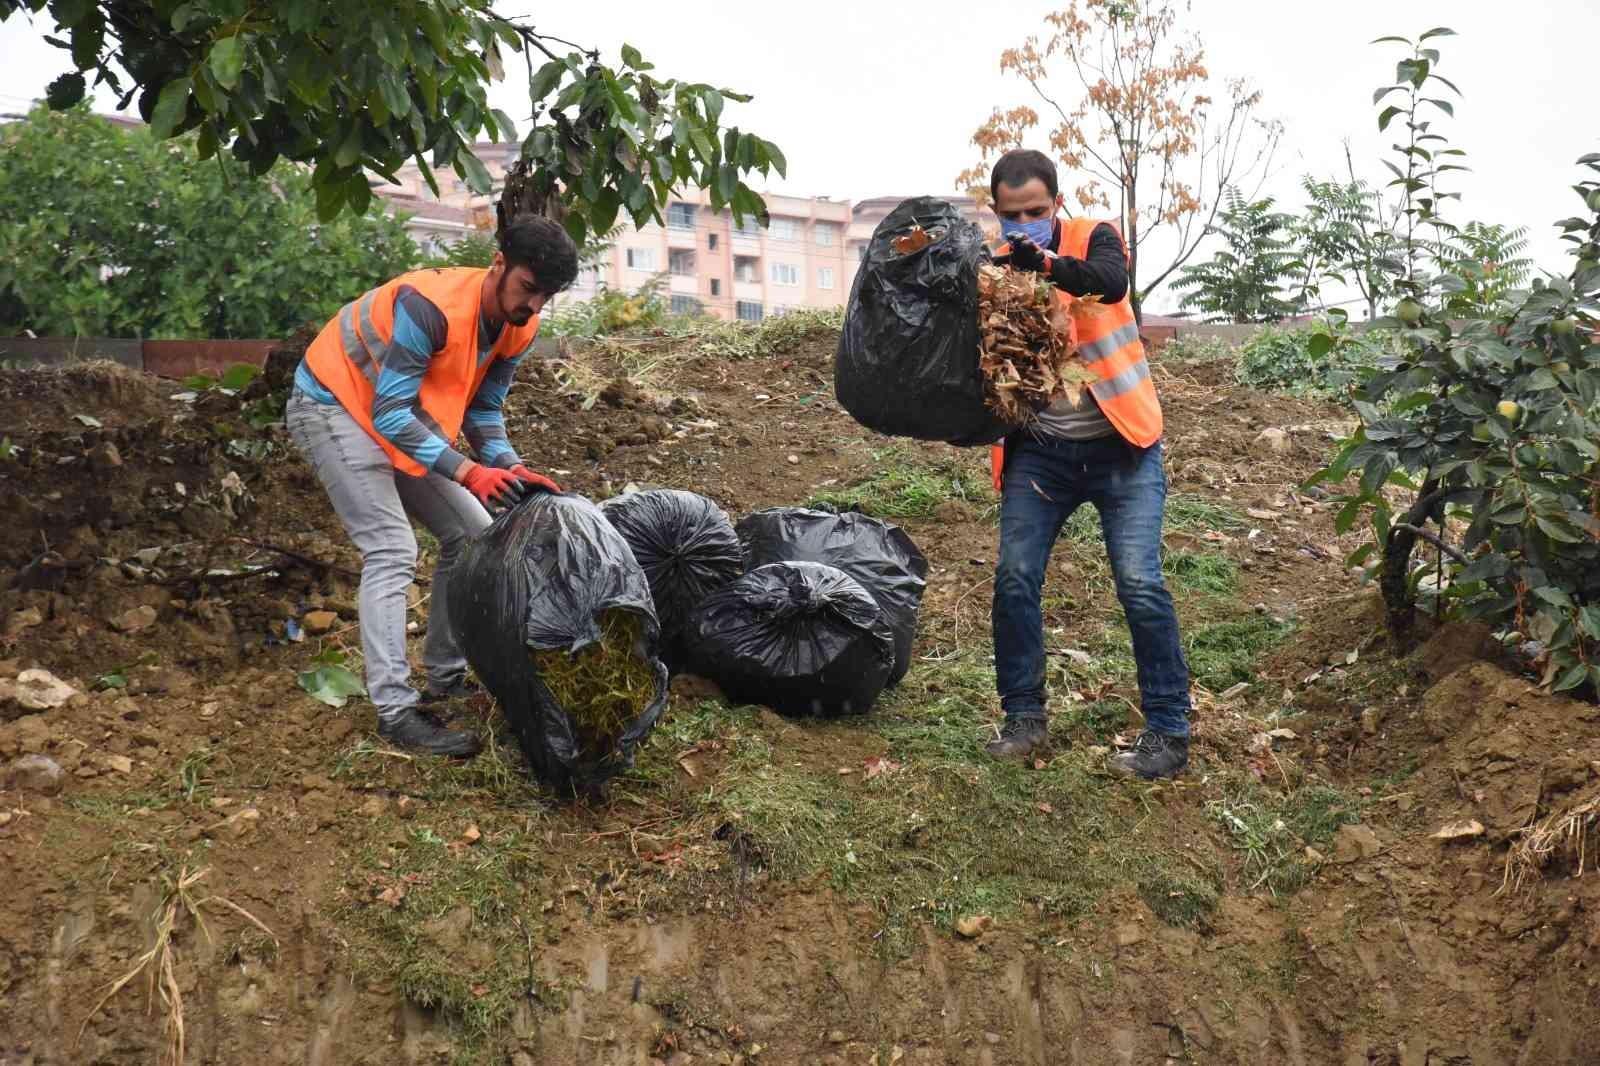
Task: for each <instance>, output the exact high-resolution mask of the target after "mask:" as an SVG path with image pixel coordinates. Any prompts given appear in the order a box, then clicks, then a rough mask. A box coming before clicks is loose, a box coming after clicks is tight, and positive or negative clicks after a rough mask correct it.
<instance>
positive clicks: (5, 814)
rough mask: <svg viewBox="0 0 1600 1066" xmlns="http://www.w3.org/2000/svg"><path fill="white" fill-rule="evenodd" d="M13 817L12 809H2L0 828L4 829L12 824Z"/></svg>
mask: <svg viewBox="0 0 1600 1066" xmlns="http://www.w3.org/2000/svg"><path fill="white" fill-rule="evenodd" d="M11 818H12V814H11V812H10V811H0V829H4V828H5V827H6V826H8V825H10V824H11Z"/></svg>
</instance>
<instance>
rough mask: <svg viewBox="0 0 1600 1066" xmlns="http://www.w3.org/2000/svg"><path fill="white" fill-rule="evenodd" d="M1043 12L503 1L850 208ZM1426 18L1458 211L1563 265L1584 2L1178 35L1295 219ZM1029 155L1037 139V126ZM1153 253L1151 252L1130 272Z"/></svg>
mask: <svg viewBox="0 0 1600 1066" xmlns="http://www.w3.org/2000/svg"><path fill="white" fill-rule="evenodd" d="M1058 6H1060V5H1058V4H1047V3H1034V2H1029V0H1000V2H996V3H991V4H989V5H987V8H985V5H980V4H974V3H971V2H970V0H918V2H917V3H910V2H906V0H878V2H870V0H801V2H800V3H795V4H782V5H780V4H772V3H757V4H745V5H733V4H729V3H727V2H725V0H723V2H717V3H713V2H710V0H677V2H675V3H662V2H659V0H653V2H640V0H611V2H601V3H595V2H591V3H587V4H571V3H565V4H554V3H552V4H548V5H543V6H538V5H534V4H531V3H529V2H528V0H505V2H504V3H502V5H501V10H502V11H503V12H504V13H506V14H517V13H529V12H533V13H535V14H537V12H538V11H541V10H542V11H545V12H547V13H548V14H546V15H544V16H539V17H537V18H536V22H537V26H538V28H539V29H541V30H543V31H545V32H548V33H551V34H555V35H557V36H561V37H565V38H568V39H571V40H573V41H575V42H578V43H580V44H583V45H585V46H595V47H599V48H600V49H601V50H602V51H603V52H604V53H605V57H606V59H607V60H608V61H609V62H613V63H614V62H616V60H617V51H618V49H619V48H620V46H621V45H622V44H623V43H624V42H626V43H628V44H632V45H634V46H635V47H637V48H639V49H640V51H642V52H643V53H644V55H645V57H646V58H647V59H649V60H651V61H653V62H654V63H656V65H657V68H658V70H657V73H659V74H661V75H663V76H669V77H683V78H690V79H694V80H698V81H707V82H711V83H713V84H716V85H719V86H724V87H729V88H733V89H737V90H740V91H743V92H748V93H752V94H754V95H755V99H754V100H753V101H752V102H751V103H749V104H744V105H733V106H730V108H729V110H728V111H727V112H726V113H725V115H724V121H728V122H734V123H737V124H739V125H740V126H741V127H743V128H744V129H746V130H750V131H754V132H756V133H759V134H760V135H761V136H763V137H765V138H767V139H768V140H771V141H775V142H776V143H777V144H778V145H779V146H780V147H781V148H782V149H783V150H784V153H785V154H786V155H787V157H788V161H789V176H788V180H787V181H784V182H780V183H775V184H774V185H773V190H774V191H781V192H786V193H793V194H797V195H805V196H811V195H829V196H834V197H845V198H850V199H853V200H858V199H864V198H867V197H872V196H886V195H896V196H902V195H903V196H910V195H916V194H922V193H944V192H950V191H952V189H953V184H954V178H955V176H956V174H957V173H959V172H960V171H961V170H962V169H963V168H964V167H966V166H967V165H968V164H969V163H970V162H972V161H973V159H974V153H973V150H972V148H971V146H970V144H969V140H970V138H971V135H972V131H973V130H974V129H975V128H976V127H977V126H978V124H979V123H980V122H982V121H983V119H984V118H985V117H986V116H987V115H988V113H989V111H990V109H991V108H992V107H993V106H994V105H996V104H1002V105H1007V106H1009V105H1012V104H1016V103H1023V102H1028V101H1029V96H1030V91H1029V90H1028V88H1027V86H1026V84H1025V83H1023V82H1021V81H1019V80H1018V79H1016V78H1015V77H1012V76H1004V77H1003V76H1002V75H1001V74H1000V72H999V54H1000V52H1001V50H1002V49H1004V48H1007V47H1012V46H1015V45H1019V44H1021V43H1022V41H1023V40H1024V39H1025V38H1026V37H1027V36H1028V35H1029V34H1032V33H1038V32H1042V31H1043V29H1044V27H1043V23H1042V18H1043V16H1044V14H1045V13H1047V12H1049V11H1051V10H1054V9H1055V8H1056V7H1058ZM1441 24H1443V25H1448V26H1451V27H1452V28H1454V29H1455V30H1456V31H1457V32H1458V34H1459V36H1457V37H1452V38H1445V39H1443V40H1442V41H1440V42H1438V44H1439V46H1440V47H1441V49H1442V50H1443V52H1444V57H1443V63H1442V65H1441V66H1440V68H1439V70H1440V72H1441V73H1442V74H1444V75H1446V76H1447V77H1450V78H1451V79H1452V80H1453V81H1455V82H1456V84H1457V85H1459V86H1460V87H1461V90H1462V93H1463V97H1462V99H1461V100H1459V101H1457V103H1456V114H1457V116H1458V117H1457V119H1456V120H1455V121H1453V122H1450V121H1448V120H1447V121H1445V122H1443V123H1442V125H1443V126H1444V127H1445V131H1446V132H1447V133H1448V134H1449V136H1450V137H1451V139H1452V141H1453V142H1454V143H1455V144H1456V145H1457V146H1458V147H1461V148H1464V149H1466V150H1467V151H1468V153H1469V155H1470V158H1469V159H1468V160H1467V162H1468V163H1469V165H1471V166H1472V167H1473V173H1471V174H1467V175H1458V177H1460V179H1461V180H1460V182H1459V189H1460V191H1461V192H1462V193H1463V203H1462V205H1461V206H1460V208H1459V210H1458V212H1457V214H1456V217H1457V218H1458V219H1460V220H1463V221H1464V220H1465V219H1467V218H1476V219H1482V220H1484V221H1490V222H1501V223H1505V224H1507V225H1513V226H1526V227H1528V229H1529V231H1530V235H1531V237H1532V239H1533V253H1534V255H1535V258H1536V259H1537V260H1538V261H1539V262H1540V263H1541V264H1542V265H1545V266H1548V267H1552V268H1557V267H1564V260H1563V256H1562V252H1561V248H1562V247H1563V246H1562V245H1561V243H1560V242H1559V241H1557V240H1556V239H1555V236H1554V231H1553V229H1552V227H1551V226H1550V223H1551V222H1552V221H1554V220H1555V219H1557V218H1561V217H1565V216H1566V215H1568V214H1571V213H1572V212H1573V209H1574V208H1576V207H1578V203H1577V200H1576V198H1575V197H1574V196H1573V194H1572V193H1571V191H1570V189H1569V188H1568V186H1569V185H1570V184H1571V183H1572V182H1573V181H1575V180H1577V178H1578V170H1577V169H1576V168H1575V167H1574V166H1573V165H1572V164H1573V161H1574V160H1575V159H1576V158H1577V157H1578V156H1580V155H1582V154H1584V153H1585V152H1591V151H1600V119H1597V117H1596V113H1595V108H1594V104H1593V101H1594V93H1593V91H1592V85H1593V71H1594V69H1595V66H1594V64H1595V60H1594V50H1595V47H1596V42H1597V41H1600V3H1596V2H1594V0H1523V2H1521V3H1518V4H1516V5H1515V6H1514V7H1507V6H1506V5H1505V4H1502V3H1490V2H1488V0H1468V2H1459V0H1458V2H1456V3H1439V2H1434V3H1424V2H1418V0H1381V2H1380V0H1344V2H1343V3H1340V4H1335V5H1315V6H1312V5H1302V4H1287V3H1283V2H1281V0H1275V2H1266V0H1226V2H1224V0H1196V2H1195V3H1194V5H1193V7H1192V9H1191V10H1190V11H1189V12H1188V14H1187V15H1186V16H1185V19H1184V22H1183V25H1185V26H1186V27H1187V28H1188V29H1190V30H1192V31H1194V32H1195V33H1197V34H1199V36H1200V37H1201V39H1202V41H1203V42H1204V45H1205V49H1206V55H1207V63H1208V66H1209V67H1210V69H1211V71H1212V73H1213V75H1216V76H1221V77H1234V76H1243V77H1247V78H1249V79H1250V80H1251V81H1252V82H1253V83H1254V84H1255V85H1256V86H1257V87H1258V88H1259V89H1261V90H1262V92H1263V101H1262V114H1263V115H1264V116H1266V117H1271V118H1277V119H1281V120H1282V121H1283V123H1284V124H1285V127H1286V130H1285V137H1284V141H1283V145H1282V147H1281V148H1280V150H1279V153H1278V157H1277V161H1276V164H1275V167H1274V173H1273V175H1272V176H1271V178H1270V179H1269V181H1268V184H1267V186H1266V188H1265V191H1266V192H1270V193H1274V194H1276V195H1277V196H1278V197H1279V199H1280V202H1281V203H1283V204H1284V206H1287V207H1291V208H1297V207H1298V206H1299V205H1300V192H1299V186H1298V182H1299V177H1300V175H1301V174H1303V173H1308V172H1309V173H1312V174H1318V175H1327V176H1333V175H1336V174H1342V173H1343V170H1344V158H1343V151H1344V150H1343V141H1344V140H1345V139H1349V140H1350V141H1351V143H1352V146H1353V148H1354V152H1355V158H1356V163H1357V168H1358V171H1360V172H1362V173H1363V174H1364V176H1367V177H1369V178H1370V179H1372V180H1374V181H1379V180H1383V179H1384V178H1386V177H1387V171H1385V170H1384V169H1383V166H1382V164H1381V162H1379V157H1380V156H1381V155H1382V154H1383V151H1384V149H1385V148H1386V146H1387V145H1388V143H1389V142H1390V141H1392V140H1393V137H1392V136H1390V135H1380V134H1379V133H1378V132H1377V125H1376V117H1375V110H1374V108H1373V106H1372V90H1373V89H1374V88H1375V87H1377V86H1378V85H1380V84H1386V83H1388V82H1389V81H1392V80H1393V75H1394V63H1395V60H1396V59H1398V58H1399V46H1396V45H1388V46H1376V45H1372V44H1369V43H1368V42H1370V41H1371V40H1372V39H1373V38H1374V37H1378V36H1382V35H1385V34H1405V35H1408V36H1415V35H1417V34H1419V33H1421V32H1422V31H1424V30H1426V29H1429V28H1432V27H1434V26H1437V25H1441ZM51 28H52V26H51V20H50V19H49V17H48V15H41V16H39V17H38V18H37V19H36V20H35V23H34V24H33V25H31V26H30V25H29V24H28V22H27V20H26V19H25V18H23V17H21V16H13V17H12V19H11V20H10V21H8V22H7V23H5V24H3V25H0V55H3V56H4V57H5V62H4V65H3V67H0V108H4V109H17V108H19V107H20V106H23V105H24V104H25V102H26V100H27V99H28V98H30V97H34V96H38V95H40V94H42V92H43V88H44V86H45V84H47V83H48V82H49V80H50V79H51V78H52V77H53V76H54V75H55V74H57V73H59V72H61V71H62V70H65V69H66V64H65V62H64V60H65V56H64V55H63V54H62V53H60V52H58V51H57V50H56V49H54V48H52V47H50V46H49V45H47V44H45V43H44V42H43V41H42V40H41V37H42V35H43V34H44V33H45V32H48V31H49V30H50V29H51ZM507 66H508V70H509V69H514V68H511V65H510V64H507ZM495 92H496V102H497V103H498V104H499V105H500V106H501V107H503V108H504V109H505V110H506V111H508V112H509V113H510V114H512V115H513V116H516V117H521V116H524V115H526V114H527V105H526V99H525V97H524V96H523V95H522V93H523V89H522V86H520V85H512V84H504V85H500V86H497V87H496V90H495ZM1392 129H1393V128H1392V127H1391V131H1392ZM1033 146H1035V147H1042V148H1043V147H1048V146H1047V145H1046V144H1045V143H1044V138H1043V135H1041V136H1040V137H1039V138H1038V140H1037V141H1036V142H1035V143H1034V145H1033ZM1063 184H1070V180H1069V176H1068V175H1065V174H1064V175H1063ZM1452 210H1457V209H1454V208H1452ZM1162 252H1163V249H1161V248H1156V247H1152V248H1150V249H1148V250H1147V252H1146V262H1147V263H1148V262H1151V261H1153V260H1154V259H1156V258H1159V256H1160V255H1161V254H1162ZM1202 254H1203V253H1202ZM1170 303H1171V301H1170V300H1169V299H1167V298H1164V297H1157V298H1156V300H1155V301H1154V304H1155V306H1156V307H1165V306H1169V305H1170Z"/></svg>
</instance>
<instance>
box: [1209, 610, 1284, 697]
mask: <svg viewBox="0 0 1600 1066" xmlns="http://www.w3.org/2000/svg"><path fill="white" fill-rule="evenodd" d="M1293 629H1294V626H1293V625H1292V624H1290V623H1289V622H1285V621H1281V620H1279V619H1275V618H1271V617H1268V616H1266V615H1249V616H1247V617H1243V618H1235V619H1231V620H1229V621H1225V622H1213V623H1211V624H1209V625H1203V626H1200V627H1198V628H1196V629H1194V630H1192V631H1191V632H1189V633H1187V634H1185V637H1184V649H1183V651H1184V656H1185V658H1187V659H1188V661H1189V673H1190V676H1192V677H1193V678H1194V680H1195V682H1196V683H1197V684H1199V685H1202V686H1204V687H1205V688H1207V689H1210V690H1211V691H1213V692H1220V691H1222V690H1223V689H1226V688H1228V687H1230V686H1232V685H1235V684H1238V683H1239V682H1241V681H1254V680H1255V661H1256V659H1257V657H1259V656H1260V655H1261V653H1262V652H1264V651H1266V650H1267V649H1269V648H1271V647H1273V646H1274V645H1276V644H1278V643H1279V642H1280V641H1282V640H1283V638H1284V637H1286V636H1288V635H1289V633H1290V632H1292V631H1293Z"/></svg>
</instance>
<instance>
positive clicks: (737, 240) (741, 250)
mask: <svg viewBox="0 0 1600 1066" xmlns="http://www.w3.org/2000/svg"><path fill="white" fill-rule="evenodd" d="M728 245H729V247H731V248H732V249H733V254H734V255H760V254H761V234H760V233H740V232H739V231H738V230H734V231H733V233H732V234H731V235H730V236H729V238H728Z"/></svg>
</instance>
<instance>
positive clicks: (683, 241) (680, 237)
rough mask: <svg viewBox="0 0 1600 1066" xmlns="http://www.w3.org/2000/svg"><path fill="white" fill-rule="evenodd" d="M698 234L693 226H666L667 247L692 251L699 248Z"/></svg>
mask: <svg viewBox="0 0 1600 1066" xmlns="http://www.w3.org/2000/svg"><path fill="white" fill-rule="evenodd" d="M699 239H700V233H699V231H698V230H696V229H695V228H694V227H693V226H668V227H667V247H668V248H687V249H690V250H692V249H694V248H697V247H699V245H698V243H697V242H698V241H699Z"/></svg>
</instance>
